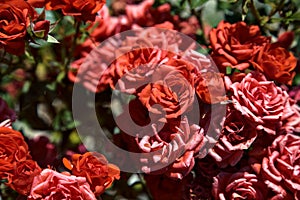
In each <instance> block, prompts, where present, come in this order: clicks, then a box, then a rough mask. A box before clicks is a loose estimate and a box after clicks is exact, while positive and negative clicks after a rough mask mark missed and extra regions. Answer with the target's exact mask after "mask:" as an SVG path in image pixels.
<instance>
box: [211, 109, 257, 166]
mask: <svg viewBox="0 0 300 200" xmlns="http://www.w3.org/2000/svg"><path fill="white" fill-rule="evenodd" d="M256 137H257V131H256V130H255V127H253V125H252V124H251V123H250V124H249V123H248V122H247V120H244V119H243V116H242V115H241V114H240V112H239V111H236V110H230V111H229V113H228V114H227V116H226V120H225V123H224V126H223V129H222V133H221V136H220V137H219V140H218V143H217V144H216V145H215V146H214V148H213V149H212V150H211V151H210V155H211V156H212V158H214V160H215V161H216V163H217V164H218V165H219V166H220V167H222V168H224V167H227V166H228V165H231V166H235V165H236V164H237V163H238V162H239V161H240V159H241V158H242V156H243V155H244V150H247V149H248V148H249V147H250V146H251V144H252V143H253V142H254V140H255V139H256Z"/></svg>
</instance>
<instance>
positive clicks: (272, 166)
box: [261, 134, 300, 199]
mask: <svg viewBox="0 0 300 200" xmlns="http://www.w3.org/2000/svg"><path fill="white" fill-rule="evenodd" d="M261 170H262V171H261V173H262V176H263V178H264V181H265V183H266V185H267V186H268V187H269V188H270V189H271V190H272V191H273V192H274V193H275V194H276V195H275V196H278V197H281V198H280V199H288V195H289V194H288V193H291V194H294V199H299V196H300V179H299V177H300V137H299V136H296V135H292V134H287V135H280V136H278V137H277V138H276V139H275V140H274V142H273V144H272V145H271V146H270V147H269V148H268V155H267V157H265V158H263V161H262V169H261Z"/></svg>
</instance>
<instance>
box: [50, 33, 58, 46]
mask: <svg viewBox="0 0 300 200" xmlns="http://www.w3.org/2000/svg"><path fill="white" fill-rule="evenodd" d="M47 42H49V43H56V44H57V43H59V41H57V39H55V38H54V37H53V36H51V35H48V37H47Z"/></svg>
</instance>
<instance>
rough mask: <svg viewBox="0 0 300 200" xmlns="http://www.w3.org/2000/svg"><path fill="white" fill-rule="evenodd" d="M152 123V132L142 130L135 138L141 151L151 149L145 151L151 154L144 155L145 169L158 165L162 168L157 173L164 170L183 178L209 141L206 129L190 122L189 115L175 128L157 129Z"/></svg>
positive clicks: (149, 169)
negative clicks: (205, 133) (175, 129)
mask: <svg viewBox="0 0 300 200" xmlns="http://www.w3.org/2000/svg"><path fill="white" fill-rule="evenodd" d="M152 127H153V134H149V133H146V134H145V133H139V134H138V135H137V138H136V143H137V145H138V147H139V148H140V151H141V152H144V153H149V154H145V155H149V156H145V157H144V158H142V159H141V162H142V163H144V165H145V166H144V167H143V169H142V170H143V171H144V172H147V173H150V172H153V169H156V168H158V169H160V170H159V171H158V172H155V173H162V172H163V173H164V174H165V175H167V176H169V177H170V178H173V179H182V178H183V177H184V176H186V175H187V174H188V173H189V172H190V171H191V170H192V168H193V166H194V165H195V158H194V156H197V154H198V153H199V152H200V150H201V149H202V148H204V146H205V145H206V143H207V139H206V138H205V136H204V130H203V129H202V128H201V127H199V126H197V125H195V124H189V122H188V120H187V118H186V117H184V118H183V119H182V121H181V124H180V126H178V127H177V131H176V132H174V131H171V130H169V129H162V130H161V131H159V132H158V131H157V129H156V126H155V125H152ZM149 135H153V136H149ZM150 152H153V153H151V154H150ZM167 165H168V166H167ZM165 166H166V167H165ZM152 168H153V169H152Z"/></svg>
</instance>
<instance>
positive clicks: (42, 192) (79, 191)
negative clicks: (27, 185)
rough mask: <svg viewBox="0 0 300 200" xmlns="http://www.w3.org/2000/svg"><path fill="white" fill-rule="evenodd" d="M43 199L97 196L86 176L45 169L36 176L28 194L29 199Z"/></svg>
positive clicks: (93, 199)
mask: <svg viewBox="0 0 300 200" xmlns="http://www.w3.org/2000/svg"><path fill="white" fill-rule="evenodd" d="M42 199H79V200H96V197H95V195H94V194H93V192H92V191H91V189H90V186H89V184H88V183H87V182H86V179H85V178H84V177H76V176H70V175H66V174H63V173H59V172H56V171H53V170H51V169H44V170H43V171H42V172H41V173H40V174H39V175H38V176H35V177H34V179H33V183H32V187H31V191H30V195H29V196H28V200H42Z"/></svg>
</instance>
